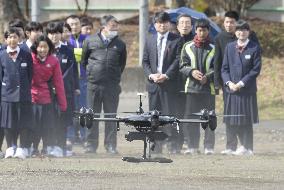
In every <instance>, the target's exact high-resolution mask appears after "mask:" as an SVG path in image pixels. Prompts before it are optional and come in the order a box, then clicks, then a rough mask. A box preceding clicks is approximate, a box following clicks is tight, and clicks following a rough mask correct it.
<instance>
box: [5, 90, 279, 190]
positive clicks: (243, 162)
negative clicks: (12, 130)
mask: <svg viewBox="0 0 284 190" xmlns="http://www.w3.org/2000/svg"><path fill="white" fill-rule="evenodd" d="M126 102H127V103H126ZM144 104H145V105H144V107H145V108H146V107H147V101H146V99H145V100H144ZM136 108H137V98H136V97H135V96H132V95H128V94H124V95H123V96H122V97H121V102H120V111H132V110H136ZM283 126H284V120H279V121H261V123H260V124H259V125H257V126H255V128H254V137H255V138H254V145H255V155H254V156H250V157H247V156H241V157H239V156H222V155H220V151H221V150H223V148H224V146H225V130H224V129H225V128H224V126H223V125H222V124H219V126H218V128H217V129H216V148H215V151H216V154H214V155H211V156H205V155H203V154H200V155H194V156H184V155H169V154H164V155H163V156H165V157H168V158H171V159H173V163H170V164H160V163H140V164H135V163H127V162H123V161H122V160H121V157H122V156H129V155H130V156H139V155H141V153H142V142H131V143H130V142H127V141H125V140H124V135H125V133H126V132H127V131H128V130H129V128H127V127H123V126H121V131H120V132H119V133H118V150H119V154H118V155H115V156H112V155H108V154H106V153H105V151H104V148H103V145H102V143H101V144H100V147H99V149H98V153H97V154H93V155H92V154H88V155H86V154H83V148H82V146H81V145H76V146H75V148H74V149H75V152H76V156H74V157H72V158H44V159H40V158H36V159H26V160H17V159H2V160H0V189H9V190H10V189H11V190H12V189H18V190H25V189H33V190H36V189H43V190H45V189H48V190H49V189H74V190H75V189H78V190H79V189H80V190H83V189H127V190H128V189H129V190H130V189H143V190H144V189H147V190H148V189H149V190H152V189H163V190H168V189H169V190H171V189H179V190H180V189H230V190H231V189H279V190H280V189H281V190H282V189H284V128H283ZM103 131H104V130H101V134H100V142H103V139H102V137H103ZM201 147H202V143H201ZM201 152H203V151H202V150H201Z"/></svg>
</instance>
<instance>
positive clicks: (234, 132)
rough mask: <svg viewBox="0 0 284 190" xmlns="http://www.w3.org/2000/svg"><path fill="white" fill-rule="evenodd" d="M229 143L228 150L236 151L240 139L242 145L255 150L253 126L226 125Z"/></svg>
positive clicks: (227, 144)
mask: <svg viewBox="0 0 284 190" xmlns="http://www.w3.org/2000/svg"><path fill="white" fill-rule="evenodd" d="M226 134H227V143H226V149H231V150H236V149H237V146H238V138H239V141H240V144H241V145H242V146H244V147H245V148H246V149H250V150H253V126H252V124H247V125H226Z"/></svg>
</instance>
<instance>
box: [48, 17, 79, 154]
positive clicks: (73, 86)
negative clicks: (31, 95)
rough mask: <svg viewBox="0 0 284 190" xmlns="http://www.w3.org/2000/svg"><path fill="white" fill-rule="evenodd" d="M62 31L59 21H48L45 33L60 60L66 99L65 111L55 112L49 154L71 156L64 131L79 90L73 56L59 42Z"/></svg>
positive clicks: (71, 119) (70, 119)
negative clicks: (53, 138) (51, 145)
mask: <svg viewBox="0 0 284 190" xmlns="http://www.w3.org/2000/svg"><path fill="white" fill-rule="evenodd" d="M62 33H63V26H62V24H61V23H60V22H50V23H48V25H47V27H46V34H47V36H48V38H49V39H50V40H51V41H52V43H53V45H54V46H55V52H54V55H55V56H56V57H57V58H58V60H59V62H60V67H61V71H62V76H63V81H64V88H65V94H66V99H67V111H66V112H65V113H64V114H62V115H61V116H59V115H57V114H56V118H57V120H58V122H57V124H56V125H55V126H56V127H55V130H54V132H55V133H54V135H55V146H54V147H53V150H52V151H51V155H53V156H55V157H62V156H63V155H67V156H72V150H68V151H66V132H67V127H69V126H72V122H73V112H74V95H75V94H78V92H80V90H79V81H78V71H77V65H76V61H75V57H74V54H73V52H72V50H71V49H70V48H68V47H67V46H66V45H63V44H62V43H61V38H62Z"/></svg>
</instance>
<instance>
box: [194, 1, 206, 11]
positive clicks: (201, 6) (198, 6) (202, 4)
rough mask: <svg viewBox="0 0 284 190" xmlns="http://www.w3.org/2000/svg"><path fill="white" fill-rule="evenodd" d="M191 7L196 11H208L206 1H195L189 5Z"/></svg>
mask: <svg viewBox="0 0 284 190" xmlns="http://www.w3.org/2000/svg"><path fill="white" fill-rule="evenodd" d="M191 7H192V8H193V9H195V10H197V11H200V12H205V11H206V10H207V9H208V3H207V2H206V0H195V1H193V2H192V3H191Z"/></svg>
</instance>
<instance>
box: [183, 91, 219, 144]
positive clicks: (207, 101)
mask: <svg viewBox="0 0 284 190" xmlns="http://www.w3.org/2000/svg"><path fill="white" fill-rule="evenodd" d="M201 109H208V110H213V109H215V96H213V95H211V94H198V93H190V94H187V96H186V107H185V116H184V118H191V119H192V118H198V117H196V116H195V117H194V116H192V113H196V112H200V110H201ZM183 133H184V137H185V138H186V139H187V145H188V148H195V149H198V148H199V141H200V124H199V123H189V124H184V127H183ZM214 145H215V132H214V131H211V130H210V129H209V128H207V129H206V130H205V137H204V148H207V149H214Z"/></svg>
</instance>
